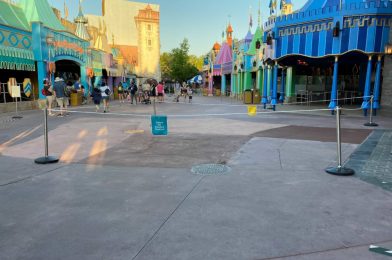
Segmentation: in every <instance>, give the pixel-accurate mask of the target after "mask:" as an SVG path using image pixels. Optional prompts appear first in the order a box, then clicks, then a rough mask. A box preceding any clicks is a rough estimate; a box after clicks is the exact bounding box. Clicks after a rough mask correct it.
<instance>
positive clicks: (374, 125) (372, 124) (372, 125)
mask: <svg viewBox="0 0 392 260" xmlns="http://www.w3.org/2000/svg"><path fill="white" fill-rule="evenodd" d="M364 126H369V127H377V126H378V124H376V123H366V124H364Z"/></svg>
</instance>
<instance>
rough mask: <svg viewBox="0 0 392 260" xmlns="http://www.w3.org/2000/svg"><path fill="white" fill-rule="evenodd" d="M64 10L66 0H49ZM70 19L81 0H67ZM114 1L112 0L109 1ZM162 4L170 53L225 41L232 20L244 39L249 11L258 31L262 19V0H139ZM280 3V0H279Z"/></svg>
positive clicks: (94, 2) (88, 3)
mask: <svg viewBox="0 0 392 260" xmlns="http://www.w3.org/2000/svg"><path fill="white" fill-rule="evenodd" d="M48 2H49V3H50V4H51V5H52V6H53V7H56V8H58V9H60V10H61V11H62V12H63V10H64V0H48ZM65 2H66V5H67V7H68V9H69V15H70V18H73V17H74V16H76V15H77V13H78V4H79V0H65ZM107 2H108V3H110V0H107ZM137 2H144V3H152V4H159V5H160V9H161V46H162V47H161V52H170V51H171V50H172V49H173V48H176V47H178V46H179V45H180V43H181V42H182V41H183V39H184V38H187V39H188V40H189V44H190V54H194V55H197V56H199V55H204V54H206V53H207V52H208V51H209V50H210V49H211V48H212V46H213V44H214V43H215V42H216V41H219V42H221V41H222V32H223V31H224V30H225V28H226V26H227V24H228V22H229V21H230V23H231V25H232V27H233V30H234V32H233V36H234V38H238V39H242V38H244V37H245V35H246V33H247V32H248V30H249V13H252V17H253V28H252V32H254V31H255V29H256V25H257V20H258V18H257V17H258V11H257V10H258V6H259V0H150V1H144V0H138V1H137ZM269 2H270V0H261V8H260V9H261V16H262V20H263V21H266V19H267V17H268V16H269V8H268V5H269ZM277 2H278V4H279V3H280V0H278V1H277ZM292 2H293V3H294V8H293V9H294V10H297V9H300V8H301V7H302V6H303V5H304V4H305V3H306V2H307V0H293V1H292ZM82 6H83V12H84V13H85V14H86V13H89V14H97V15H100V14H101V0H84V1H83V3H82Z"/></svg>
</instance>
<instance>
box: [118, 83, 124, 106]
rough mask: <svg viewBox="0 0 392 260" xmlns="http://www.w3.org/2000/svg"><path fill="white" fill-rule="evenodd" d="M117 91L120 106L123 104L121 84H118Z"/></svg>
mask: <svg viewBox="0 0 392 260" xmlns="http://www.w3.org/2000/svg"><path fill="white" fill-rule="evenodd" d="M117 90H118V99H119V100H120V104H121V103H124V102H125V101H124V88H123V85H122V83H121V82H120V83H119V84H118V89H117Z"/></svg>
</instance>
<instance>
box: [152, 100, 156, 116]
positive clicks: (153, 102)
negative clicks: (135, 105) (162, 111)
mask: <svg viewBox="0 0 392 260" xmlns="http://www.w3.org/2000/svg"><path fill="white" fill-rule="evenodd" d="M152 104H153V107H154V116H155V115H156V114H157V108H156V105H155V97H154V98H153V99H152Z"/></svg>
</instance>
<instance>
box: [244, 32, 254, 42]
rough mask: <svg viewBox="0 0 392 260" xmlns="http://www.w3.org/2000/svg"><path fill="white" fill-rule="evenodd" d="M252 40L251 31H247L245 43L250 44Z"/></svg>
mask: <svg viewBox="0 0 392 260" xmlns="http://www.w3.org/2000/svg"><path fill="white" fill-rule="evenodd" d="M252 39H253V34H252V33H251V31H250V30H249V31H248V33H247V34H246V36H245V39H244V40H245V42H251V41H252Z"/></svg>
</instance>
